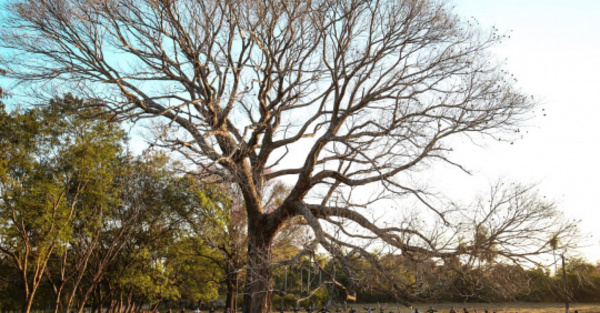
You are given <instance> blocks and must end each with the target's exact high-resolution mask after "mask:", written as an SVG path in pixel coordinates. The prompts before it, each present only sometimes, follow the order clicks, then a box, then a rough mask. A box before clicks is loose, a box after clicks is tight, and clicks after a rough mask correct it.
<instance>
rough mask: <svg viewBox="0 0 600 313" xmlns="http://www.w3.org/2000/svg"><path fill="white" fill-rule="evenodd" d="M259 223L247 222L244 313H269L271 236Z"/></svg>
mask: <svg viewBox="0 0 600 313" xmlns="http://www.w3.org/2000/svg"><path fill="white" fill-rule="evenodd" d="M265 226H266V225H264V224H263V223H261V222H258V223H257V221H254V223H251V222H250V221H249V222H248V266H247V274H246V286H245V293H244V306H243V308H244V310H243V312H244V313H267V312H271V294H272V290H271V275H272V271H271V241H272V239H273V236H272V234H271V232H270V231H268V228H267V227H265Z"/></svg>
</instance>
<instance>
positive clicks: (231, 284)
mask: <svg viewBox="0 0 600 313" xmlns="http://www.w3.org/2000/svg"><path fill="white" fill-rule="evenodd" d="M238 275H239V272H237V270H236V269H235V268H228V269H227V277H226V278H225V284H226V285H227V298H226V299H225V309H228V308H229V309H231V310H233V308H234V305H235V304H234V298H235V297H237V294H236V290H235V287H236V284H235V283H236V281H237V278H238Z"/></svg>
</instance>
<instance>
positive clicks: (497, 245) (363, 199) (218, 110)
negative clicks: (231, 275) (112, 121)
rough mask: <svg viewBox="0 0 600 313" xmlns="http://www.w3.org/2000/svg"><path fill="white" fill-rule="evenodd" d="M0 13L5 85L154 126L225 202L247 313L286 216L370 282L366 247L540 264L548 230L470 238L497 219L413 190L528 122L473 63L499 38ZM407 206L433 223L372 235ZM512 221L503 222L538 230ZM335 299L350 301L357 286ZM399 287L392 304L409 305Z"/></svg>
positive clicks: (160, 12)
mask: <svg viewBox="0 0 600 313" xmlns="http://www.w3.org/2000/svg"><path fill="white" fill-rule="evenodd" d="M6 9H7V11H8V12H9V13H8V14H7V15H6V16H5V18H4V20H3V21H2V24H3V26H4V28H5V29H6V31H5V32H3V34H2V35H1V39H0V45H1V46H2V47H3V48H5V50H4V51H5V55H3V58H2V61H3V62H4V64H5V65H4V66H5V67H7V69H8V70H9V73H8V75H10V76H11V77H14V78H17V79H21V80H26V81H32V82H35V81H42V82H44V83H47V82H49V81H56V82H59V81H60V83H61V86H63V87H66V88H73V90H80V91H81V92H82V93H88V95H89V96H90V98H102V99H103V100H105V101H103V102H101V103H98V104H99V105H102V106H104V107H106V108H108V109H109V110H111V111H112V112H114V114H115V116H118V117H123V118H131V119H132V120H134V121H135V120H139V119H142V118H152V119H153V121H154V122H155V123H157V124H162V128H157V127H155V129H157V130H158V131H157V133H156V134H157V135H158V137H157V144H159V145H162V146H164V147H168V148H169V149H172V150H173V151H178V152H180V153H181V154H182V155H183V156H184V157H185V158H187V160H188V161H189V162H191V164H193V165H195V166H196V167H197V168H198V171H199V173H198V175H207V176H209V177H218V178H219V179H220V180H222V181H224V182H230V183H233V184H235V185H236V188H238V189H239V190H240V193H241V195H242V198H243V202H244V209H245V210H246V215H247V218H248V223H247V235H248V247H247V267H246V284H245V295H244V312H246V313H249V312H267V311H269V310H270V305H271V304H270V303H271V301H270V300H271V292H270V290H271V285H270V284H271V275H272V267H271V265H272V264H271V263H272V261H273V258H272V243H273V240H274V238H275V237H276V235H277V234H278V233H279V232H280V230H281V229H282V227H283V225H285V223H286V222H287V221H289V220H292V219H295V218H298V217H301V218H302V219H303V220H304V222H305V223H306V224H307V225H308V226H309V227H310V229H311V232H312V238H313V239H314V240H315V243H318V245H319V246H320V247H322V248H323V249H324V250H326V251H327V252H328V253H329V254H330V255H331V257H333V258H334V259H336V262H337V264H339V265H340V266H342V267H343V268H349V267H350V266H351V265H352V264H350V263H349V260H350V258H349V256H358V257H360V258H361V259H364V260H365V261H366V262H369V263H371V264H373V266H374V268H375V269H376V270H380V266H379V261H378V259H377V258H376V257H375V256H373V255H372V254H371V253H370V250H369V249H368V248H367V247H369V246H373V245H386V246H388V247H391V248H390V249H393V250H394V251H393V252H394V253H399V254H402V255H404V256H405V257H406V259H407V260H411V261H413V262H418V260H420V259H421V256H424V255H427V256H428V257H429V258H434V259H436V260H439V261H440V262H442V263H444V264H446V263H447V264H463V265H464V264H470V265H471V266H468V267H466V268H469V269H470V268H472V266H478V265H479V264H485V262H482V260H484V256H485V257H486V258H488V257H490V252H491V253H492V254H493V255H498V256H500V257H501V258H503V259H505V260H511V261H513V262H524V261H532V259H531V257H532V256H533V255H536V254H539V253H543V252H547V251H549V250H548V243H547V240H533V239H535V238H546V239H547V238H549V237H550V236H549V235H548V234H547V233H545V231H551V232H554V233H560V230H561V229H564V228H561V227H560V225H559V230H555V229H554V226H553V227H550V228H548V229H538V228H535V229H534V231H533V232H531V233H529V232H528V231H529V228H528V227H530V226H531V224H529V223H527V222H521V223H515V224H513V225H512V226H513V227H514V228H512V233H511V232H506V231H504V230H503V229H502V228H498V229H493V230H490V229H489V228H485V229H484V228H482V227H481V226H482V224H485V223H486V222H487V221H491V220H492V218H495V217H496V214H497V213H498V212H499V210H496V209H495V208H494V207H490V208H489V209H488V210H481V209H480V208H478V209H477V211H476V212H475V213H470V212H471V211H470V208H466V207H452V206H447V205H444V204H442V203H440V202H437V201H435V199H433V198H432V197H431V194H430V193H428V192H427V189H425V188H423V187H422V186H421V185H420V184H419V183H418V179H414V177H415V176H414V175H415V174H416V173H418V172H419V171H422V170H426V169H427V168H428V167H429V165H430V164H431V162H433V161H442V162H447V163H450V164H454V165H456V164H455V163H453V162H452V161H451V159H449V156H450V151H451V142H450V141H449V140H450V139H451V138H455V137H458V136H461V135H466V136H472V137H477V136H478V135H494V134H498V133H499V132H501V131H503V130H509V131H514V130H515V128H514V127H515V125H516V124H517V123H518V122H519V121H520V120H521V119H523V118H524V117H525V114H526V113H527V112H528V111H529V109H530V108H531V101H530V98H529V97H528V96H526V95H524V94H522V93H520V92H519V91H517V90H516V89H515V88H514V87H513V82H514V81H513V79H512V78H511V77H510V75H509V74H507V73H505V72H504V71H503V70H502V68H501V66H498V64H497V63H496V62H495V61H494V58H493V57H492V56H491V55H490V53H489V50H490V48H491V47H492V46H493V45H494V44H496V43H497V42H499V41H500V40H501V39H502V36H499V35H497V34H496V33H495V32H493V31H492V32H481V31H479V30H478V29H477V28H476V26H474V25H473V24H472V23H467V22H465V21H462V20H460V19H459V18H458V17H457V16H456V15H454V14H453V13H452V12H450V10H449V8H448V7H447V6H446V5H445V4H443V3H441V1H433V0H414V1H394V0H381V1H363V0H351V1H346V0H344V1H342V0H322V1H304V2H298V1H267V2H257V1H187V0H184V1H172V0H167V1H164V0H160V1H159V0H143V1H130V0H102V1H93V2H89V1H77V0H58V1H57V0H53V1H49V0H40V1H8V2H7V4H6ZM277 179H286V180H287V181H288V182H289V183H290V185H291V186H292V187H291V189H290V191H289V193H287V195H286V196H285V197H284V200H283V201H282V203H281V205H279V206H278V207H276V208H273V209H269V210H267V207H266V203H264V199H265V197H264V196H263V195H264V194H265V185H266V184H268V183H269V182H270V181H273V180H277ZM407 197H413V198H414V199H417V200H418V201H420V202H421V203H422V204H423V206H421V207H420V208H419V209H418V210H419V211H422V212H425V213H424V216H425V218H426V219H427V220H428V221H437V222H428V223H427V224H426V223H419V222H418V220H417V219H407V220H397V221H394V220H392V219H390V218H386V221H387V222H388V223H387V224H386V223H384V221H383V220H377V219H374V218H371V217H376V216H382V215H383V214H394V213H398V214H399V213H402V212H403V210H401V209H395V208H392V209H391V210H390V209H389V208H390V202H388V200H389V199H392V200H400V199H406V198H407ZM519 207H521V206H520V205H519V206H517V208H519ZM534 207H535V206H534ZM516 211H518V212H520V213H514V211H511V210H509V211H502V212H504V213H508V214H509V216H510V214H518V216H519V218H525V220H526V221H528V219H527V218H528V217H533V218H537V217H541V218H545V216H543V215H542V214H540V213H539V212H540V211H539V210H534V212H535V214H534V215H533V216H530V215H528V214H526V211H520V210H516ZM455 212H459V213H458V214H459V216H462V217H465V218H466V221H468V222H465V220H462V221H461V220H460V219H458V220H457V219H455V218H454V217H453V218H451V216H450V215H454V216H456V214H455ZM432 224H434V226H436V227H437V226H443V227H438V229H433V230H432V227H431V225H432ZM428 226H430V227H428ZM492 226H494V225H492ZM514 233H517V234H521V235H523V236H521V235H519V236H514V235H512V234H514ZM490 234H494V235H490ZM561 234H562V233H561ZM540 235H541V236H542V237H536V236H540ZM524 238H526V239H532V241H530V243H532V244H534V243H535V244H536V245H530V246H525V245H520V244H519V239H524ZM500 239H504V241H502V240H500ZM312 248H314V245H309V249H312ZM486 250H488V251H486ZM460 269H461V267H456V270H457V271H460ZM347 272H348V273H349V274H351V273H352V272H351V271H349V270H348V271H347ZM348 282H349V285H348V288H347V289H344V290H347V291H348V295H347V296H348V297H350V295H351V294H352V291H353V289H356V287H357V286H356V285H353V282H355V281H354V280H353V279H352V278H351V275H348ZM417 287H418V286H417ZM402 288H403V287H402V286H401V285H398V288H397V289H394V292H396V293H397V294H399V295H402V296H400V297H399V298H398V300H399V301H402V302H404V303H407V301H412V300H415V298H416V297H417V294H414V293H411V292H410V291H409V290H403V289H402Z"/></svg>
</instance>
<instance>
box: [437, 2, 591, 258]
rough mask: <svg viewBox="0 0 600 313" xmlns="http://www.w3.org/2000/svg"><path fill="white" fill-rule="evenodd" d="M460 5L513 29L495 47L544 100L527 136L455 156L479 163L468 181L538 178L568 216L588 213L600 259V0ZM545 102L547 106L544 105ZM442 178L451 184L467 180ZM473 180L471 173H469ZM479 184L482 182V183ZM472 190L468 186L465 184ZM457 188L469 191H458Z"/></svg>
mask: <svg viewBox="0 0 600 313" xmlns="http://www.w3.org/2000/svg"><path fill="white" fill-rule="evenodd" d="M453 3H454V4H455V12H457V13H458V14H460V15H461V16H465V17H474V18H476V19H477V20H478V21H479V23H480V25H481V26H482V27H483V28H490V27H492V26H495V27H496V28H498V29H499V30H500V31H501V32H505V33H507V34H509V35H510V39H508V40H506V41H504V42H503V43H502V44H501V45H499V46H498V47H497V48H496V49H495V52H496V54H497V55H498V56H499V57H500V58H502V59H504V58H507V69H508V70H509V71H510V72H511V73H513V74H514V75H515V76H516V77H517V79H518V83H517V84H518V86H519V87H520V88H521V89H522V90H523V91H524V92H526V93H529V94H532V95H534V96H535V98H536V99H537V100H538V103H539V106H538V107H537V108H536V114H535V118H533V119H532V120H530V121H528V122H527V125H529V127H528V128H527V130H528V133H527V134H525V136H524V138H523V139H521V140H518V141H515V142H514V144H512V145H511V144H510V143H488V144H486V145H484V146H483V147H481V148H477V147H474V146H473V145H471V144H468V145H465V146H464V147H458V148H456V149H455V151H456V154H455V155H454V159H455V160H458V161H459V162H461V163H463V164H466V165H467V166H468V168H469V169H471V170H474V172H475V175H474V176H475V177H473V178H474V179H473V178H471V179H469V180H468V183H467V182H466V183H465V185H463V186H464V187H463V186H461V188H467V189H469V188H470V189H477V188H480V187H481V188H480V189H482V190H483V189H484V188H486V186H483V185H482V184H487V183H488V182H489V181H490V180H494V179H495V178H497V177H499V176H504V177H507V178H509V179H511V180H513V181H517V182H523V183H532V182H533V183H538V184H539V190H540V193H541V194H543V195H547V196H548V197H549V198H551V199H553V200H555V201H556V202H557V206H558V208H559V209H560V210H561V211H563V212H565V215H566V217H567V218H571V219H575V220H581V223H580V231H581V232H582V233H583V234H584V235H587V236H585V237H586V238H587V240H586V241H587V242H583V243H582V244H584V245H585V244H587V247H584V248H582V252H583V254H584V256H585V257H586V259H587V260H588V261H590V262H594V263H595V262H598V261H600V225H599V224H600V204H599V202H598V200H597V198H596V194H595V193H596V192H599V191H600V190H598V187H600V184H599V183H598V179H599V178H600V165H599V162H600V147H599V146H598V144H599V143H600V142H599V141H598V137H600V123H598V119H599V117H600V100H599V99H600V98H599V97H598V96H597V95H596V94H595V92H596V91H597V90H598V89H600V87H599V83H600V79H598V77H599V75H600V1H598V0H454V1H453ZM542 109H543V111H542ZM452 174H453V176H446V177H443V178H441V180H442V181H444V182H446V183H448V182H452V181H453V180H456V179H459V178H457V177H460V175H463V174H460V173H459V172H458V171H456V170H455V171H454V172H452ZM466 181H467V180H466ZM477 184H479V185H477ZM462 191H464V190H462ZM455 192H456V193H460V192H461V191H459V190H456V191H455Z"/></svg>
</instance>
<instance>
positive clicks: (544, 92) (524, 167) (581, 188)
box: [0, 0, 600, 263]
mask: <svg viewBox="0 0 600 313" xmlns="http://www.w3.org/2000/svg"><path fill="white" fill-rule="evenodd" d="M3 2H5V1H4V0H0V4H2V3H3ZM452 3H453V4H454V6H455V12H457V13H458V14H460V15H462V16H464V17H467V18H469V17H474V18H476V19H477V20H478V21H479V23H480V25H481V27H483V28H490V27H492V26H495V27H496V28H498V29H499V30H500V31H501V32H503V33H506V34H508V35H510V38H509V39H507V40H506V41H504V42H503V43H502V44H501V45H499V46H497V47H496V48H495V53H496V55H497V56H498V57H499V58H501V59H504V58H506V59H507V61H506V62H507V64H506V67H507V69H508V70H509V71H510V72H512V73H513V74H514V75H515V76H516V77H517V79H518V83H517V84H518V87H519V88H521V89H522V90H523V91H524V92H526V93H529V94H532V95H534V96H535V98H536V99H537V101H538V107H537V108H536V109H535V110H536V112H535V114H534V116H535V117H534V118H533V119H531V120H529V121H528V122H527V124H526V125H527V126H528V127H527V128H524V132H523V133H524V137H523V139H521V140H517V141H515V142H514V143H513V144H511V143H509V142H500V143H498V142H486V143H483V144H481V145H479V146H476V145H473V144H472V143H470V142H464V143H463V144H461V143H459V145H458V146H455V147H453V148H454V153H453V154H452V159H453V160H454V161H457V162H458V163H460V164H464V165H465V166H466V167H467V168H468V169H469V170H471V171H472V172H473V175H472V177H466V174H464V173H462V172H460V171H458V170H457V169H451V168H441V169H439V171H436V172H434V175H433V176H432V179H433V180H435V181H436V183H437V184H439V185H440V186H453V187H452V188H448V189H447V192H448V193H450V194H451V195H456V196H458V197H461V196H464V197H470V196H472V193H474V192H477V191H484V190H485V189H486V188H487V187H488V185H489V183H490V182H492V181H493V180H495V179H496V178H499V177H505V178H507V179H510V180H512V181H516V182H522V183H537V184H538V185H539V192H540V193H541V194H543V195H546V196H548V198H550V199H553V200H555V201H556V203H557V206H558V208H559V209H560V210H562V211H563V212H565V216H566V217H567V218H570V219H574V220H581V222H580V231H581V233H582V234H584V235H585V238H587V239H586V240H585V242H582V245H584V246H586V247H583V248H582V249H581V251H582V253H583V255H584V256H585V257H586V259H587V260H588V261H590V262H594V263H595V262H597V261H600V203H599V201H597V198H596V192H598V193H600V190H599V187H600V184H599V183H598V179H599V178H600V165H599V162H600V147H599V146H598V144H599V143H600V140H599V139H598V138H600V123H598V120H599V117H600V97H598V96H597V94H596V92H595V91H596V90H597V89H598V88H600V84H599V83H600V79H599V78H598V77H599V75H600V0H454V1H453V2H452ZM525 129H526V130H525Z"/></svg>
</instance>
